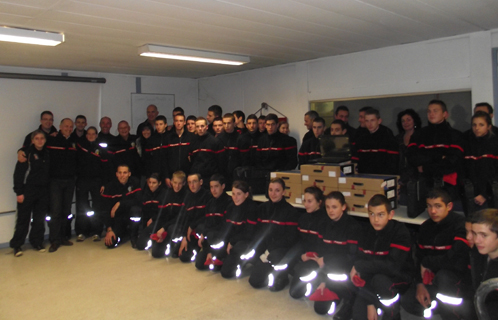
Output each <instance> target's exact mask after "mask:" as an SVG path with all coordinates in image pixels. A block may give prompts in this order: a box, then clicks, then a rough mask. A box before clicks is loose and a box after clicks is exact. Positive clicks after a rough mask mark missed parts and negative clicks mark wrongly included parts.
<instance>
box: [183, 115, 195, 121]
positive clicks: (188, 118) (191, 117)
mask: <svg viewBox="0 0 498 320" xmlns="http://www.w3.org/2000/svg"><path fill="white" fill-rule="evenodd" d="M196 119H197V117H196V116H194V115H193V114H191V115H190V116H188V117H187V120H185V121H189V120H194V121H195V120H196Z"/></svg>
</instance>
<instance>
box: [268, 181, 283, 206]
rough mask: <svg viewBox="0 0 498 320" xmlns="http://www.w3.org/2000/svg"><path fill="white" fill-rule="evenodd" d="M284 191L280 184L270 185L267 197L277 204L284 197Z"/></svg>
mask: <svg viewBox="0 0 498 320" xmlns="http://www.w3.org/2000/svg"><path fill="white" fill-rule="evenodd" d="M284 193H285V190H284V188H282V185H280V183H270V185H269V186H268V196H269V197H270V200H271V201H272V202H279V201H280V200H282V198H283V197H284Z"/></svg>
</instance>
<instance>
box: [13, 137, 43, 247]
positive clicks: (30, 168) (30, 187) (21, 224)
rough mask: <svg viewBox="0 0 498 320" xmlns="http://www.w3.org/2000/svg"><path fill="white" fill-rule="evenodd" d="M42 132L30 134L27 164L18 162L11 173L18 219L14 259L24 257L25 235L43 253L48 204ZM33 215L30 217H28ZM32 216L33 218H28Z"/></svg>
mask: <svg viewBox="0 0 498 320" xmlns="http://www.w3.org/2000/svg"><path fill="white" fill-rule="evenodd" d="M46 141H47V140H46V138H45V133H44V132H43V131H41V130H35V131H34V132H33V133H32V134H31V143H30V145H29V147H28V148H27V149H25V154H26V158H27V159H28V161H25V162H23V163H21V162H17V164H16V168H15V171H14V192H15V193H16V196H17V219H16V227H15V229H14V235H13V237H12V239H11V240H10V247H11V248H13V249H14V256H16V257H19V256H21V255H22V254H23V252H22V247H21V246H22V245H23V244H24V242H25V241H26V236H27V235H28V230H29V224H30V221H32V222H31V230H30V231H29V242H30V243H31V246H32V247H33V249H35V250H37V251H39V252H45V247H44V246H43V237H44V234H45V215H46V214H47V212H48V204H49V192H48V190H49V188H48V187H49V183H50V180H49V170H50V162H49V161H50V158H49V152H48V151H47V150H46V148H45V142H46ZM31 213H32V215H31ZM31 216H32V218H31Z"/></svg>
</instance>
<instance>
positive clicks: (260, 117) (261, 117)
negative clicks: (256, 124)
mask: <svg viewBox="0 0 498 320" xmlns="http://www.w3.org/2000/svg"><path fill="white" fill-rule="evenodd" d="M265 119H266V116H264V115H260V116H259V117H258V120H265Z"/></svg>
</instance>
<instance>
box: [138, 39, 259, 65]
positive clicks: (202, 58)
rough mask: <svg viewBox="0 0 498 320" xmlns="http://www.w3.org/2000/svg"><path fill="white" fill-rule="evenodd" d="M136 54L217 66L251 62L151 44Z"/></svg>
mask: <svg viewBox="0 0 498 320" xmlns="http://www.w3.org/2000/svg"><path fill="white" fill-rule="evenodd" d="M138 53H139V54H140V55H141V56H143V57H154V58H164V59H175V60H185V61H196V62H205V63H218V64H228V65H233V66H240V65H242V64H245V63H248V62H250V61H251V59H250V58H249V57H248V56H241V55H236V54H228V53H219V52H210V51H202V50H192V49H183V48H174V47H164V46H158V45H153V44H146V45H144V46H141V47H140V48H139V49H138Z"/></svg>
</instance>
